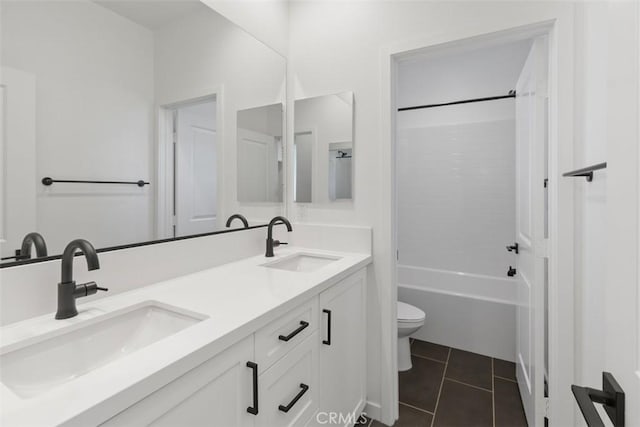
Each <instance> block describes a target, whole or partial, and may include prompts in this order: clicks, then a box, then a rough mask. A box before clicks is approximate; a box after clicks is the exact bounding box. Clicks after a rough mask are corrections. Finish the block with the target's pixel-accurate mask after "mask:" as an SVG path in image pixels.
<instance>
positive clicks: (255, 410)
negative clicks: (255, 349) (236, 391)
mask: <svg viewBox="0 0 640 427" xmlns="http://www.w3.org/2000/svg"><path fill="white" fill-rule="evenodd" d="M247 368H251V369H253V406H249V407H248V408H247V412H248V413H250V414H253V415H258V364H257V363H254V362H247Z"/></svg>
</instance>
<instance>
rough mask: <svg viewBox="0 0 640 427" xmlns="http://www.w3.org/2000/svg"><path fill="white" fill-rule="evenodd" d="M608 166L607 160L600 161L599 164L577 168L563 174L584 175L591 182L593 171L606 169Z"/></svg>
mask: <svg viewBox="0 0 640 427" xmlns="http://www.w3.org/2000/svg"><path fill="white" fill-rule="evenodd" d="M606 167H607V162H603V163H598V164H597V165H592V166H587V167H586V168H582V169H576V170H574V171H571V172H567V173H563V174H562V176H571V177H574V176H583V177H585V178H586V179H587V181H588V182H591V181H593V171H597V170H600V169H605V168H606Z"/></svg>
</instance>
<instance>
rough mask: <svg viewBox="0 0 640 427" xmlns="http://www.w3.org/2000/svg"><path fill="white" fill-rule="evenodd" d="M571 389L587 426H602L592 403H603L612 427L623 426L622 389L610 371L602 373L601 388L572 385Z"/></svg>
mask: <svg viewBox="0 0 640 427" xmlns="http://www.w3.org/2000/svg"><path fill="white" fill-rule="evenodd" d="M571 391H572V392H573V395H574V396H575V398H576V401H577V402H578V406H579V407H580V412H582V416H584V419H585V421H586V422H587V425H588V426H589V427H604V423H603V422H602V419H601V418H600V415H599V414H598V411H597V410H596V407H595V405H594V403H599V404H602V405H604V410H605V412H606V413H607V415H608V416H609V419H611V422H612V423H613V425H614V427H624V390H622V387H620V384H618V382H617V381H616V379H615V378H613V375H611V373H609V372H603V373H602V390H596V389H594V388H591V387H580V386H577V385H572V386H571Z"/></svg>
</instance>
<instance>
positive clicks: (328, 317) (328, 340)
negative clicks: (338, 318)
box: [322, 308, 331, 345]
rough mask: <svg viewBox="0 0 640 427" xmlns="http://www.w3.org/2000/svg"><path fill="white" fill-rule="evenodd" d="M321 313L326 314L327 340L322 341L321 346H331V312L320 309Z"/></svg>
mask: <svg viewBox="0 0 640 427" xmlns="http://www.w3.org/2000/svg"><path fill="white" fill-rule="evenodd" d="M322 312H323V313H327V339H326V340H322V344H326V345H331V310H327V309H326V308H323V309H322Z"/></svg>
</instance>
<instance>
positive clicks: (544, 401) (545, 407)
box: [542, 397, 551, 419]
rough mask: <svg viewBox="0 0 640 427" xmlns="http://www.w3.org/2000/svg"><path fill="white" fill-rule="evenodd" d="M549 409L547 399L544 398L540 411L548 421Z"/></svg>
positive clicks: (549, 405)
mask: <svg viewBox="0 0 640 427" xmlns="http://www.w3.org/2000/svg"><path fill="white" fill-rule="evenodd" d="M550 409H551V404H550V403H549V398H548V397H545V398H543V399H542V410H543V411H544V417H545V418H547V419H550V418H551V417H550V416H549V415H550V414H549V412H550Z"/></svg>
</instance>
